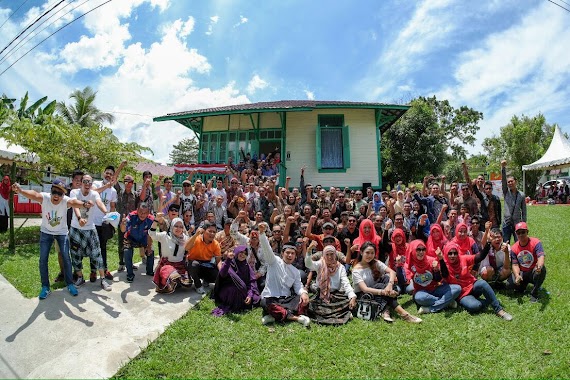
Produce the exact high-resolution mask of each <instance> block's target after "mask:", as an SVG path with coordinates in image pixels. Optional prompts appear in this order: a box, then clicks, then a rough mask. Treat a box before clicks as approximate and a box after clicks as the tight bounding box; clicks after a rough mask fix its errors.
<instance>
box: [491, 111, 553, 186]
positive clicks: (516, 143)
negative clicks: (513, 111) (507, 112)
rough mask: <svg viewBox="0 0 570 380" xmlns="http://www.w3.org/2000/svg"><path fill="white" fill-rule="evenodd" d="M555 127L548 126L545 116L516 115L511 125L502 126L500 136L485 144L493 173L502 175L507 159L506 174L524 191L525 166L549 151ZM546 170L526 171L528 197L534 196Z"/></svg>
mask: <svg viewBox="0 0 570 380" xmlns="http://www.w3.org/2000/svg"><path fill="white" fill-rule="evenodd" d="M554 127H555V125H554V124H547V123H546V119H545V117H544V115H542V114H541V113H539V114H538V115H536V116H533V117H529V116H525V115H522V116H520V117H519V116H517V115H515V116H513V117H512V118H511V122H510V123H509V124H507V125H505V126H504V127H501V131H500V133H499V136H493V137H488V138H486V139H485V140H484V141H483V149H485V151H486V152H487V153H488V157H489V162H490V163H491V168H492V169H493V171H496V172H500V171H501V168H500V162H501V160H503V159H505V160H507V172H510V174H512V175H513V176H514V177H515V178H517V180H518V183H519V186H520V188H521V189H522V182H523V181H522V166H523V165H528V164H531V163H533V162H534V161H536V160H538V159H539V158H540V157H542V155H543V154H544V153H545V152H546V150H547V149H548V146H549V145H550V142H551V141H552V136H553V135H554ZM542 173H543V171H541V170H531V171H527V172H526V174H525V177H526V189H523V191H524V192H525V194H528V195H530V196H534V195H535V194H534V193H535V188H536V184H537V183H538V179H539V178H540V177H541V176H542Z"/></svg>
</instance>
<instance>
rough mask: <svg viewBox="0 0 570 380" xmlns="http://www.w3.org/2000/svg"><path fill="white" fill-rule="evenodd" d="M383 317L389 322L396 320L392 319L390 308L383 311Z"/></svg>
mask: <svg viewBox="0 0 570 380" xmlns="http://www.w3.org/2000/svg"><path fill="white" fill-rule="evenodd" d="M382 319H383V320H385V321H386V322H388V323H392V322H394V320H393V319H392V317H391V316H390V310H388V309H386V310H384V311H383V312H382Z"/></svg>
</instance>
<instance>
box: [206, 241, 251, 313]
mask: <svg viewBox="0 0 570 380" xmlns="http://www.w3.org/2000/svg"><path fill="white" fill-rule="evenodd" d="M246 259H247V246H246V245H238V246H236V247H234V249H233V251H232V252H229V253H228V254H227V255H226V260H225V261H224V263H223V264H222V267H221V268H220V272H219V273H218V278H217V279H216V285H215V286H214V293H213V296H214V300H215V301H216V305H217V307H216V308H215V309H214V310H212V314H214V315H215V316H221V315H224V314H228V313H238V312H240V311H243V310H251V308H252V307H253V306H256V305H257V304H259V301H260V300H261V298H260V295H259V289H258V288H257V278H256V276H255V272H254V270H253V268H252V267H251V266H250V265H249V264H248V262H247V260H246Z"/></svg>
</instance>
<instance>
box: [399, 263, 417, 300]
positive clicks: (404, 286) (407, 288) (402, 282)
mask: <svg viewBox="0 0 570 380" xmlns="http://www.w3.org/2000/svg"><path fill="white" fill-rule="evenodd" d="M396 278H397V279H398V288H399V292H400V294H404V293H405V294H412V293H413V292H414V284H413V282H412V281H410V282H409V283H408V280H407V279H406V272H405V271H404V267H396Z"/></svg>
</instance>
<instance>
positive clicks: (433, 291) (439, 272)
mask: <svg viewBox="0 0 570 380" xmlns="http://www.w3.org/2000/svg"><path fill="white" fill-rule="evenodd" d="M426 250H427V248H426V246H425V244H424V242H423V241H421V240H419V239H418V240H414V241H412V242H411V243H410V249H409V251H408V261H407V262H406V265H407V267H406V269H407V271H408V273H410V275H411V279H412V282H413V284H414V300H415V302H416V303H417V304H418V305H420V308H419V310H418V313H419V314H427V313H437V312H438V311H441V310H443V309H445V308H446V307H448V306H449V307H451V308H455V307H457V303H456V302H455V299H456V298H457V296H459V293H461V286H459V285H455V284H454V285H449V284H447V283H441V282H440V281H442V280H443V279H444V278H447V277H448V276H449V272H448V271H447V266H446V265H445V261H444V260H443V252H442V251H441V250H440V249H438V250H437V251H436V254H437V257H438V259H433V258H430V257H428V256H427V254H426Z"/></svg>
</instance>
